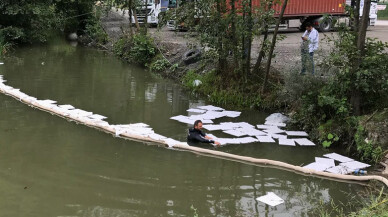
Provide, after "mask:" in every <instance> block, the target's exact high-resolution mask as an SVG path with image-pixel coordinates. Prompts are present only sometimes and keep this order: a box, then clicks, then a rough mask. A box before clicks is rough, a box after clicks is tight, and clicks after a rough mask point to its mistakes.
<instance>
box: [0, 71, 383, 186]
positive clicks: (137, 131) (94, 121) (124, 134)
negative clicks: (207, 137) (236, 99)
mask: <svg viewBox="0 0 388 217" xmlns="http://www.w3.org/2000/svg"><path fill="white" fill-rule="evenodd" d="M4 82H5V80H3V76H2V75H0V92H1V93H3V94H5V95H8V96H11V97H13V98H15V99H16V100H18V101H20V102H22V103H24V104H27V105H29V106H31V107H34V108H37V109H40V110H42V111H46V112H49V113H51V114H54V115H57V116H59V117H62V118H65V119H68V120H71V121H75V122H78V123H81V124H83V125H85V126H89V127H93V128H96V129H99V130H102V131H104V132H107V133H110V134H112V135H115V136H117V137H120V138H125V139H130V140H135V141H142V142H151V143H157V144H162V145H164V146H168V147H172V148H176V149H181V150H187V151H191V152H193V153H196V154H202V155H205V156H209V157H216V158H221V159H228V160H233V161H238V162H242V163H248V164H254V165H267V166H273V167H276V168H279V169H282V170H287V171H292V172H296V173H302V174H307V175H315V176H319V177H322V178H329V179H337V180H348V181H370V180H377V181H381V182H383V183H384V184H385V185H386V186H388V180H387V179H386V178H384V177H382V176H376V175H372V176H354V175H343V174H333V173H328V172H322V171H317V170H314V169H309V168H303V167H300V166H294V165H291V164H288V163H284V162H280V161H274V160H268V159H257V158H252V157H246V156H240V155H235V154H230V153H226V152H221V151H216V150H209V149H204V148H199V147H193V146H189V145H188V144H187V143H185V142H180V141H176V140H174V139H171V138H167V137H164V136H162V135H159V134H156V133H155V132H154V131H153V130H152V129H151V128H149V127H148V125H146V124H143V123H139V124H127V125H110V124H109V123H108V122H106V121H104V120H103V119H105V118H106V117H104V116H102V115H94V116H93V113H92V112H88V111H84V110H81V109H75V108H74V107H73V106H70V105H63V106H58V105H56V104H55V103H56V102H55V101H53V100H38V99H36V98H35V97H32V96H28V95H27V94H25V93H23V92H21V91H20V90H19V89H15V88H13V87H10V86H7V85H5V84H4ZM200 109H207V110H212V111H224V110H223V109H222V108H219V107H214V106H204V107H200ZM236 115H237V113H236ZM231 116H232V115H231ZM272 124H273V123H271V125H272ZM245 125H246V124H245ZM279 125H281V124H279V123H274V125H272V126H279ZM245 127H248V126H245ZM269 128H271V127H269ZM257 137H258V139H259V140H268V139H270V138H271V137H266V138H263V137H262V136H257ZM242 139H243V140H244V141H239V143H240V142H241V143H242V142H252V141H255V140H256V139H254V138H251V137H247V138H242ZM245 140H246V141H245ZM326 157H329V158H332V159H335V160H338V161H340V162H343V163H346V162H349V161H352V159H350V160H349V159H346V158H344V157H342V156H338V155H335V154H330V155H326ZM346 166H350V167H359V166H360V165H358V164H357V165H355V164H349V165H346ZM361 166H362V167H363V166H364V165H361ZM339 167H341V168H342V167H345V165H342V166H339ZM341 168H335V169H341Z"/></svg>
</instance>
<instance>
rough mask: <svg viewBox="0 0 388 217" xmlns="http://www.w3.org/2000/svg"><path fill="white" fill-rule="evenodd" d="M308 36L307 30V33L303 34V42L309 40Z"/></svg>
mask: <svg viewBox="0 0 388 217" xmlns="http://www.w3.org/2000/svg"><path fill="white" fill-rule="evenodd" d="M306 35H307V30H306V31H305V32H304V33H303V35H302V40H303V41H306V40H307V37H306Z"/></svg>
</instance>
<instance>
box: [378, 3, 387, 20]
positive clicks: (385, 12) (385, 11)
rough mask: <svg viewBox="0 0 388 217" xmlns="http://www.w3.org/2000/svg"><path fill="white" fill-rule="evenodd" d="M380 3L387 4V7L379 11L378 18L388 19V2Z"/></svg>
mask: <svg viewBox="0 0 388 217" xmlns="http://www.w3.org/2000/svg"><path fill="white" fill-rule="evenodd" d="M379 5H387V8H385V10H383V11H378V12H377V19H379V20H388V3H385V4H379Z"/></svg>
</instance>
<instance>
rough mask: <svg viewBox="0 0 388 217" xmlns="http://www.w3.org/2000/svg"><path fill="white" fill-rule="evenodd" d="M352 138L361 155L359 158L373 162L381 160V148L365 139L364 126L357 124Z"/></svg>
mask: <svg viewBox="0 0 388 217" xmlns="http://www.w3.org/2000/svg"><path fill="white" fill-rule="evenodd" d="M354 140H355V142H356V145H357V151H358V152H359V153H360V155H361V160H364V161H368V162H373V163H378V162H379V161H380V160H381V157H382V156H383V149H382V148H381V147H380V146H377V145H375V144H373V142H372V141H369V140H368V139H367V135H366V132H365V129H364V127H362V126H358V128H357V132H356V134H355V136H354Z"/></svg>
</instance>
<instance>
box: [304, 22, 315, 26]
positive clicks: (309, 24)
mask: <svg viewBox="0 0 388 217" xmlns="http://www.w3.org/2000/svg"><path fill="white" fill-rule="evenodd" d="M304 26H305V27H313V25H312V24H311V23H310V22H307V23H306V24H305V25H304Z"/></svg>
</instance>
